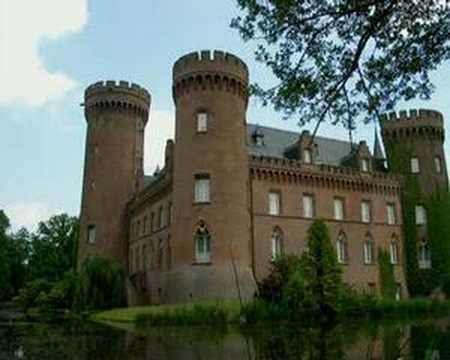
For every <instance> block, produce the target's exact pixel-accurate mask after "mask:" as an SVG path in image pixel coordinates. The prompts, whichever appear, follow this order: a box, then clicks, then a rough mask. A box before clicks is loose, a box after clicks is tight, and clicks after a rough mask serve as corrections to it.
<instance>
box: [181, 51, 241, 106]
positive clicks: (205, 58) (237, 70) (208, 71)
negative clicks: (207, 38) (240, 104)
mask: <svg viewBox="0 0 450 360" xmlns="http://www.w3.org/2000/svg"><path fill="white" fill-rule="evenodd" d="M247 86H248V68H247V65H246V64H245V63H244V62H243V61H242V60H241V59H239V58H238V57H237V56H235V55H232V54H229V53H226V52H223V51H217V50H216V51H214V52H211V51H201V52H200V53H198V52H193V53H190V54H187V55H185V56H182V57H181V58H180V59H178V60H177V61H176V62H175V64H174V66H173V98H174V101H175V103H176V99H177V97H179V96H182V95H184V94H187V93H189V91H191V90H207V89H208V90H224V91H228V92H232V93H234V94H237V95H239V96H241V97H242V98H243V99H245V100H247V96H248V92H247Z"/></svg>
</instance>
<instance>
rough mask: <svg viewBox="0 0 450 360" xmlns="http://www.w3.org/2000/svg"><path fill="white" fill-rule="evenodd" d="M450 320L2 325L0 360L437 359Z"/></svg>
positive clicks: (449, 354) (447, 347) (446, 343)
mask: <svg viewBox="0 0 450 360" xmlns="http://www.w3.org/2000/svg"><path fill="white" fill-rule="evenodd" d="M448 326H449V321H447V320H433V321H431V320H430V321H424V320H422V321H416V322H399V321H391V322H383V323H374V322H366V323H350V324H349V323H345V324H344V323H342V324H340V325H337V326H334V327H329V326H325V325H323V326H309V327H300V326H293V325H279V324H270V325H266V326H261V327H258V328H252V329H245V330H241V331H238V330H236V329H228V330H226V329H220V331H213V330H211V329H205V328H195V329H192V328H185V329H182V330H175V329H164V330H162V329H158V330H156V329H153V330H149V331H142V330H139V331H125V330H122V329H115V328H112V327H109V326H108V327H107V326H103V325H98V324H90V323H88V324H86V323H85V324H66V325H51V324H15V325H12V324H1V323H0V359H26V360H29V359H33V360H34V359H39V360H41V359H45V360H53V359H55V360H56V359H58V360H60V359H77V360H87V359H95V360H97V359H108V360H115V359H131V360H134V359H152V360H159V359H161V360H163V359H174V360H178V359H180V360H181V359H183V360H189V359H196V360H201V359H205V360H216V359H217V360H219V359H220V360H224V359H232V360H240V359H245V360H266V359H267V360H275V359H277V360H278V359H286V360H290V359H302V360H303V359H304V360H328V359H333V360H340V359H346V360H361V359H363V360H364V359H367V360H381V359H383V360H398V359H402V360H408V359H414V360H424V359H425V360H441V359H450V330H449V327H448Z"/></svg>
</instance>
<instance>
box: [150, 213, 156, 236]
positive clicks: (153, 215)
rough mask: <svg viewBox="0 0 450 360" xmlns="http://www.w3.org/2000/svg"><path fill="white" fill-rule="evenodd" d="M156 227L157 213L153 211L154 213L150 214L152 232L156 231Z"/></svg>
mask: <svg viewBox="0 0 450 360" xmlns="http://www.w3.org/2000/svg"><path fill="white" fill-rule="evenodd" d="M155 228H156V227H155V213H154V212H152V214H151V215H150V232H154V231H155Z"/></svg>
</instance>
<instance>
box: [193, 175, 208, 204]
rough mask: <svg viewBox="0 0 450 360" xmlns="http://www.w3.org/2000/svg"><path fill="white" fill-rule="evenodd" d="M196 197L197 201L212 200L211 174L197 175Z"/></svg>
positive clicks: (205, 201)
mask: <svg viewBox="0 0 450 360" xmlns="http://www.w3.org/2000/svg"><path fill="white" fill-rule="evenodd" d="M194 187H195V189H194V193H195V194H194V197H195V202H196V203H209V201H210V179H209V175H206V174H202V175H196V176H195V186H194Z"/></svg>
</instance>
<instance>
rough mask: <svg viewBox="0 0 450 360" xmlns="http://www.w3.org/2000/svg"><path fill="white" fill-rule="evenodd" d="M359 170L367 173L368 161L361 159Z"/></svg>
mask: <svg viewBox="0 0 450 360" xmlns="http://www.w3.org/2000/svg"><path fill="white" fill-rule="evenodd" d="M361 170H362V171H364V172H368V171H369V160H367V159H362V160H361Z"/></svg>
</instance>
